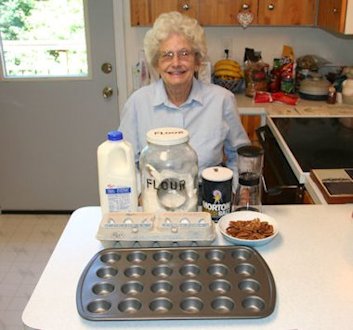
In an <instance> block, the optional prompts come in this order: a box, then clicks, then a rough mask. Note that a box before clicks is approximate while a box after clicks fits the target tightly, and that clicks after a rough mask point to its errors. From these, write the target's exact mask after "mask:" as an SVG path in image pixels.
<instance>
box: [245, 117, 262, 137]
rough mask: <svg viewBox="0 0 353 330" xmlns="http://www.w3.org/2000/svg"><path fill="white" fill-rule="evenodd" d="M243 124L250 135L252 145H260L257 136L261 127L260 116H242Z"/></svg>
mask: <svg viewBox="0 0 353 330" xmlns="http://www.w3.org/2000/svg"><path fill="white" fill-rule="evenodd" d="M240 119H241V123H242V124H243V126H244V128H245V131H246V133H248V136H249V139H250V141H251V143H252V144H258V142H259V141H258V138H257V135H256V129H257V128H259V127H260V126H261V116H260V115H241V116H240Z"/></svg>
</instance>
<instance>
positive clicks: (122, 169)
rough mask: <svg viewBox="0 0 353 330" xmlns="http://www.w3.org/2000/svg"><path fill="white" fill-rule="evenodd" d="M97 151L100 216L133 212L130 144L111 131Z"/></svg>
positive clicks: (134, 181) (134, 192)
mask: <svg viewBox="0 0 353 330" xmlns="http://www.w3.org/2000/svg"><path fill="white" fill-rule="evenodd" d="M107 138H108V139H107V141H105V142H103V143H102V144H101V145H100V146H99V147H98V150H97V158H98V181H99V197H100V205H101V208H102V214H105V213H108V212H118V211H121V212H134V211H137V199H138V192H137V179H136V168H135V161H134V152H133V147H132V145H131V144H130V143H129V142H127V141H125V140H124V139H123V134H122V132H120V131H111V132H109V133H108V135H107Z"/></svg>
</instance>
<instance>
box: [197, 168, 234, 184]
mask: <svg viewBox="0 0 353 330" xmlns="http://www.w3.org/2000/svg"><path fill="white" fill-rule="evenodd" d="M201 176H202V178H203V179H206V180H207V181H215V182H223V181H228V180H230V179H231V178H232V177H233V171H232V170H231V169H229V168H227V167H222V166H214V167H208V168H205V169H204V170H203V171H202V173H201Z"/></svg>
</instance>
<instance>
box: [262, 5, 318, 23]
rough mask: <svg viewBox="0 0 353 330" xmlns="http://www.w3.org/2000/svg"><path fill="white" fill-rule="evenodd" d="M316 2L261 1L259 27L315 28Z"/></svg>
mask: <svg viewBox="0 0 353 330" xmlns="http://www.w3.org/2000/svg"><path fill="white" fill-rule="evenodd" d="M315 17H316V0H259V3H258V24H259V25H271V26H273V25H306V26H308V25H309V26H313V25H314V24H315Z"/></svg>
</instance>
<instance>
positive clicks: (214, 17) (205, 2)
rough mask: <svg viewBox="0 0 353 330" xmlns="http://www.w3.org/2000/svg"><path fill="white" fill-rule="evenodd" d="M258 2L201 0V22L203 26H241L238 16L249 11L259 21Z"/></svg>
mask: <svg viewBox="0 0 353 330" xmlns="http://www.w3.org/2000/svg"><path fill="white" fill-rule="evenodd" d="M257 1H258V0H201V1H200V2H199V22H200V24H202V25H239V22H238V20H237V14H238V13H239V11H241V10H243V9H246V8H247V9H248V10H249V11H251V12H252V14H253V15H254V21H253V23H252V24H254V23H256V21H257Z"/></svg>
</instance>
